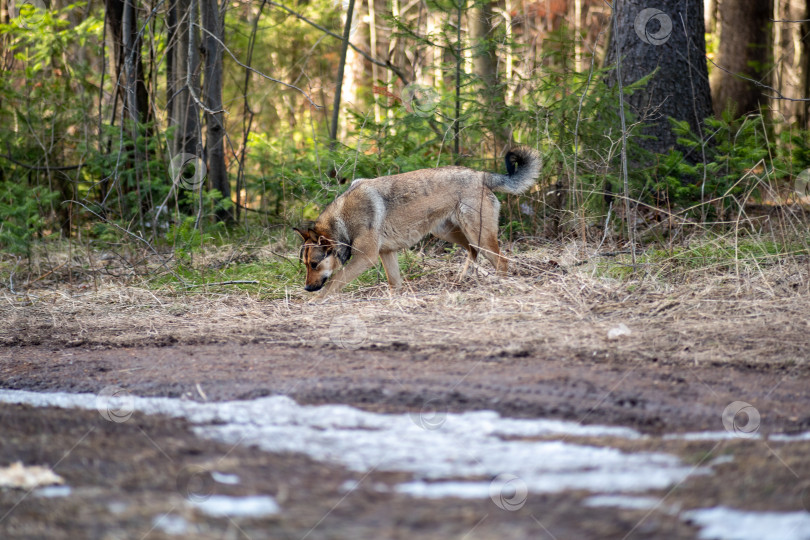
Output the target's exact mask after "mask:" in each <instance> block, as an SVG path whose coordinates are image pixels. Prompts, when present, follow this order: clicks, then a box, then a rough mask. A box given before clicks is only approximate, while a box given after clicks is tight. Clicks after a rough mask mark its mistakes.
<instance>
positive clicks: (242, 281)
mask: <svg viewBox="0 0 810 540" xmlns="http://www.w3.org/2000/svg"><path fill="white" fill-rule="evenodd" d="M258 284H259V282H258V281H256V280H255V279H237V280H235V281H218V282H216V283H188V284H187V285H185V287H186V289H192V288H194V287H207V286H209V285H212V286H213V285H258Z"/></svg>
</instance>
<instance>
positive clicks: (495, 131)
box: [467, 0, 509, 150]
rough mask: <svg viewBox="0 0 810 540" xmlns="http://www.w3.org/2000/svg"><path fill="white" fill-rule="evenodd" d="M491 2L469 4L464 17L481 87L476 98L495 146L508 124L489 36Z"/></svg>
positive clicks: (499, 144)
mask: <svg viewBox="0 0 810 540" xmlns="http://www.w3.org/2000/svg"><path fill="white" fill-rule="evenodd" d="M492 17H493V12H492V2H491V0H476V2H475V4H474V5H473V6H472V7H471V8H470V10H469V12H468V14H467V19H468V21H469V22H468V24H469V36H470V44H471V45H472V46H473V47H474V50H473V73H474V74H475V75H476V78H477V83H478V85H479V88H480V90H481V92H480V94H479V101H480V102H481V105H482V106H483V107H484V127H486V129H488V130H489V131H490V132H491V133H492V136H493V138H494V139H495V146H496V150H497V148H498V147H503V145H504V144H505V143H506V141H507V136H508V135H507V134H508V131H509V130H508V128H507V126H505V125H504V123H503V119H502V114H501V113H502V112H503V104H504V101H503V100H504V97H503V89H502V88H501V87H500V85H499V84H498V68H497V66H498V59H497V57H496V55H495V42H494V41H493V36H492Z"/></svg>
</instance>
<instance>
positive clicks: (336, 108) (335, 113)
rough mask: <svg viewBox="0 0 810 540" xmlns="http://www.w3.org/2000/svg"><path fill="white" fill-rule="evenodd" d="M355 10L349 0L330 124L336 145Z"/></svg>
mask: <svg viewBox="0 0 810 540" xmlns="http://www.w3.org/2000/svg"><path fill="white" fill-rule="evenodd" d="M353 12H354V0H349V8H348V10H347V11H346V25H345V26H344V27H343V44H342V45H341V49H340V63H339V64H338V73H337V80H336V82H335V101H334V103H333V104H332V124H331V126H329V128H330V131H329V140H330V141H331V142H330V146H331V147H332V148H334V147H335V143H337V132H338V119H339V118H340V93H341V91H342V90H343V72H344V70H345V69H346V53H347V52H348V50H349V34H350V33H351V30H352V13H353Z"/></svg>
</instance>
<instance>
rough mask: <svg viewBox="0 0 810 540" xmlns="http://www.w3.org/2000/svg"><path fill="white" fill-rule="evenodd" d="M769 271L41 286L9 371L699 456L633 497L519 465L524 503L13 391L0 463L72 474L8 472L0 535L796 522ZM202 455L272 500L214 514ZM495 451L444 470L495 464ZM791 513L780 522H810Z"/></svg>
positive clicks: (785, 332)
mask: <svg viewBox="0 0 810 540" xmlns="http://www.w3.org/2000/svg"><path fill="white" fill-rule="evenodd" d="M763 279H765V280H766V281H767V283H765V282H763V283H757V282H756V281H753V282H750V283H752V284H751V285H750V286H749V287H748V288H747V289H745V288H740V287H739V285H738V284H736V285H735V284H731V285H727V284H724V283H719V282H718V283H715V284H714V286H713V287H711V288H708V287H706V288H704V289H698V288H696V286H695V284H694V283H682V284H669V285H661V284H648V283H644V282H643V281H642V282H640V283H626V282H625V283H620V282H608V281H605V280H597V279H595V278H592V277H590V276H588V275H587V274H577V275H570V274H549V275H544V276H541V278H540V279H538V280H536V281H535V282H532V283H530V285H528V286H527V285H526V280H519V279H514V280H506V281H496V280H491V281H488V280H486V279H484V280H483V281H482V282H478V283H469V284H465V285H462V286H457V285H451V286H447V287H445V288H444V289H440V290H431V291H429V292H428V293H424V292H420V291H419V290H418V289H417V288H416V287H415V288H414V290H412V291H410V292H409V291H406V292H404V293H403V294H400V295H395V296H390V295H389V294H388V293H387V291H385V290H384V288H382V287H379V288H371V289H365V290H363V291H361V292H359V293H355V294H353V295H345V296H344V297H342V298H340V299H337V300H334V301H332V302H330V303H327V304H321V305H313V304H307V303H303V302H301V301H299V300H296V299H291V300H276V301H266V300H262V299H261V298H255V297H251V296H250V295H244V294H225V293H223V294H219V293H217V292H216V291H211V292H208V293H206V294H201V295H197V296H170V295H163V296H161V295H156V294H154V293H152V292H148V291H144V290H140V289H135V288H131V289H118V290H115V291H114V290H112V289H110V290H102V291H98V292H94V293H92V294H87V295H86V296H73V297H72V298H71V299H70V301H67V300H65V299H64V298H63V297H56V296H54V297H47V296H46V295H45V294H42V295H41V297H40V298H39V299H38V301H37V302H33V303H29V304H28V305H21V306H17V307H15V308H14V309H13V310H6V311H5V312H4V315H6V316H8V319H9V320H11V321H12V324H11V325H10V326H9V327H8V330H6V331H3V332H2V334H0V339H2V342H3V343H4V344H5V345H4V346H3V347H2V348H0V386H2V388H6V389H17V390H35V391H37V392H70V393H89V394H97V393H99V392H101V391H102V390H103V389H105V388H112V387H114V388H120V389H123V391H124V392H125V393H127V394H129V395H132V396H145V397H167V398H177V402H178V403H179V402H181V401H194V402H199V403H228V402H231V401H234V400H243V401H249V402H250V401H251V400H257V399H258V398H262V397H265V396H276V395H283V396H289V397H291V398H293V399H294V400H295V401H296V402H297V403H299V404H302V405H310V406H318V407H323V406H326V405H327V404H343V405H349V406H352V407H356V408H359V409H361V410H363V411H367V412H370V413H386V414H390V415H392V416H391V417H390V418H392V419H396V418H400V417H401V415H410V417H411V418H412V419H413V420H414V421H415V423H416V424H420V423H421V424H422V426H421V427H423V428H425V427H426V428H428V429H429V430H432V429H433V426H434V425H438V426H439V427H438V431H437V435H439V434H440V432H441V429H442V423H443V422H444V420H445V419H458V418H466V417H464V416H463V415H462V416H458V415H457V413H465V412H469V411H482V410H489V411H496V412H497V413H499V415H500V417H501V418H520V419H526V421H527V422H533V421H535V419H538V421H539V419H543V420H547V419H556V420H566V421H571V425H574V426H576V425H609V426H619V427H625V428H631V430H634V432H635V433H636V435H634V436H628V437H624V436H615V435H610V434H597V435H582V434H578V435H577V434H573V432H565V433H563V432H560V433H557V434H556V435H553V434H544V435H542V436H539V435H536V434H535V435H526V434H520V433H519V434H515V433H513V434H510V435H508V436H501V439H502V440H503V444H505V445H507V446H506V447H504V448H505V449H504V452H507V454H505V457H504V460H505V461H504V463H507V462H508V453H509V452H512V450H509V449H508V448H512V447H508V443H510V442H515V443H525V444H529V443H532V444H534V443H537V442H538V441H539V442H543V443H548V444H551V443H554V444H566V443H571V444H575V445H577V448H581V447H583V446H584V447H588V448H591V447H593V448H603V449H613V450H615V451H618V452H619V453H622V455H625V454H626V455H630V456H635V455H644V454H645V453H649V452H662V453H664V454H666V455H667V456H674V457H675V458H677V460H679V462H680V463H682V464H683V465H684V466H686V467H689V468H692V469H694V471H693V473H691V474H688V475H686V476H685V477H684V478H683V479H681V480H679V481H677V482H672V483H670V484H668V485H667V486H666V487H662V488H657V489H649V490H645V491H644V492H642V493H640V494H638V493H635V494H632V495H633V496H639V495H640V496H643V497H647V498H648V499H649V500H647V501H646V502H645V501H644V500H643V499H639V500H634V499H632V498H631V499H629V500H622V499H619V500H617V501H613V502H611V501H610V500H604V499H593V497H594V496H595V494H596V495H599V494H603V496H607V495H609V494H610V493H612V491H611V490H606V489H605V488H604V486H603V487H602V488H596V487H589V486H587V485H585V486H583V487H580V488H571V487H569V488H565V489H559V490H557V491H554V492H551V491H546V490H544V488H542V486H540V484H539V483H535V484H532V482H531V481H530V480H529V479H528V478H527V479H526V482H527V485H528V486H529V488H528V492H527V493H526V496H525V498H524V500H523V501H522V504H521V505H520V507H519V508H517V509H510V508H507V509H504V508H502V507H501V506H499V505H498V504H497V502H495V501H496V499H494V498H492V497H483V498H480V497H464V496H462V495H459V494H458V493H455V492H453V493H450V494H449V495H447V496H439V497H434V498H429V496H428V495H424V496H413V494H407V493H406V492H404V491H403V490H402V489H401V488H400V487H399V486H402V485H408V482H409V481H411V480H413V479H414V478H416V476H414V475H417V476H418V474H419V473H409V472H407V471H406V470H403V469H402V468H400V469H395V468H392V469H391V470H387V469H386V468H385V467H377V468H373V467H368V470H362V471H361V470H359V469H352V466H351V465H346V464H345V463H343V462H341V461H340V459H337V458H336V459H318V458H314V457H313V454H312V452H313V451H314V450H312V449H311V448H302V449H301V451H300V452H290V451H285V452H277V451H266V450H262V449H261V448H266V445H264V443H262V439H260V438H257V439H256V441H258V442H256V443H255V444H251V445H245V444H228V443H227V442H224V441H226V440H227V439H226V438H219V439H217V438H214V439H211V438H206V437H205V436H201V432H200V431H199V429H202V428H200V425H204V426H208V427H210V426H209V425H208V424H197V423H195V421H194V420H193V419H189V418H186V417H177V418H167V417H163V416H156V415H154V414H145V413H143V412H139V411H138V410H136V411H135V413H134V414H133V416H132V417H131V418H130V419H128V420H127V421H126V422H123V423H116V422H109V421H107V420H105V419H104V418H103V417H102V416H100V415H99V414H98V412H97V411H93V410H76V409H72V408H68V409H60V408H57V407H32V406H30V405H24V404H10V403H6V404H0V425H2V430H3V436H2V443H1V444H2V446H0V466H4V465H8V464H10V463H12V462H14V461H16V460H21V461H23V462H24V463H26V464H43V463H44V464H48V465H50V466H51V467H52V468H53V470H54V471H55V472H56V473H58V474H60V475H62V476H63V477H64V479H65V482H66V484H67V485H69V486H71V488H72V493H71V494H70V495H69V496H63V497H55V498H45V497H37V496H35V493H34V494H31V495H27V496H26V494H25V492H24V491H21V490H15V489H10V490H9V489H6V490H2V491H0V516H2V519H0V537H3V538H6V537H10V538H78V537H87V538H164V537H167V538H168V537H172V538H223V537H225V538H243V537H248V538H400V537H402V538H406V537H407V538H413V537H419V538H461V537H466V538H529V537H532V538H534V537H537V538H558V539H563V538H576V539H587V538H695V537H696V536H697V535H698V534H704V535H706V534H709V533H707V532H706V531H711V530H712V529H711V528H710V527H711V519H714V518H713V517H712V516H713V515H714V514H708V513H703V514H700V513H698V514H690V513H689V512H691V511H696V510H707V509H717V508H721V509H726V510H728V511H729V512H730V511H739V512H743V513H746V512H747V514H740V515H737V514H733V513H730V514H727V515H723V516H720V517H717V516H715V517H717V519H719V520H720V521H722V522H724V523H729V522H731V523H732V524H733V523H734V521H735V519H736V520H738V521H739V522H740V523H744V522H745V520H746V519H750V518H751V516H754V517H756V516H757V515H758V514H752V513H754V512H763V511H774V512H779V513H780V514H779V515H789V514H788V513H790V512H793V513H797V514H796V515H797V516H799V517H798V518H797V519H800V518H801V517H802V516H803V515H804V513H807V512H809V511H810V495H808V494H809V493H810V459H809V458H808V457H807V456H808V455H810V438H804V439H802V437H801V435H800V434H803V433H806V432H808V431H810V392H808V391H807V388H808V382H810V370H809V369H808V365H807V362H806V360H807V357H808V356H809V355H810V353H808V351H810V324H808V321H810V307H808V303H807V296H806V295H805V294H804V293H802V292H801V291H799V292H797V291H796V290H795V289H792V288H791V287H790V284H789V283H783V284H781V285H780V284H779V283H777V282H776V281H775V280H768V277H767V276H763ZM766 285H767V286H766ZM0 401H1V400H0ZM735 403H743V404H745V405H747V406H748V407H749V408H748V409H739V406H737V409H734V407H735V405H734V404H735ZM729 407H731V409H729ZM306 410H315V411H320V410H321V409H306ZM330 410H331V409H323V411H324V412H323V414H324V415H327V414H328V411H330ZM729 410H731V412H730V413H729ZM739 410H742V411H743V412H742V413H740V414H741V415H740V416H735V412H739ZM724 411H725V415H726V416H725V417H724ZM370 418H375V419H376V418H389V417H387V416H386V417H378V416H372V417H370ZM724 419H725V420H726V422H725V423H724ZM729 420H731V423H730V424H729V422H728V421H729ZM369 421H370V420H369ZM374 421H377V420H374ZM392 421H394V420H392ZM397 421H399V420H397ZM431 422H433V424H431ZM487 422H495V420H492V421H490V420H487ZM225 423H226V424H227V422H225ZM450 423H451V422H450V421H449V420H448V425H449V424H450ZM293 424H295V422H293ZM485 424H486V422H485ZM211 425H213V426H216V425H217V423H216V422H214V423H213V424H211ZM476 425H477V424H476ZM482 425H484V424H482ZM566 425H567V424H566ZM338 427H340V426H338ZM240 429H241V428H240ZM318 429H323V430H326V431H329V430H330V429H337V428H335V427H334V426H331V425H330V426H328V427H327V428H318ZM352 429H360V430H361V431H358V432H356V433H362V432H363V430H364V429H371V428H362V427H357V426H355V427H353V428H352ZM482 429H483V428H482ZM532 429H534V428H532ZM565 429H568V428H565ZM315 431H317V430H315ZM695 432H701V435H694V433H695ZM403 433H404V432H403ZM521 433H523V432H521ZM690 433H691V434H693V435H689V434H690ZM402 437H403V439H402V440H403V441H405V440H406V438H407V436H406V435H405V434H403V435H402ZM794 439H795V440H794ZM490 443H491V441H489V442H488V443H487V444H490ZM268 444H269V443H268ZM470 444H472V443H470ZM567 451H570V450H564V453H565V452H567ZM308 452H309V453H308ZM426 459H427V458H426ZM194 467H197V468H199V470H201V471H203V473H201V474H202V476H201V478H203V480H202V484H203V485H204V486H205V489H204V490H203V491H205V497H209V496H211V494H212V493H220V494H226V495H234V496H245V495H258V494H266V495H270V496H272V497H273V498H274V500H276V501H277V502H278V504H279V505H280V507H281V511H280V512H279V513H276V514H274V515H272V516H264V517H253V518H246V517H241V518H239V517H233V516H231V517H212V516H210V515H206V514H205V513H203V512H201V511H200V510H199V509H198V508H196V509H195V507H194V505H193V503H194V500H193V499H194V496H189V488H188V486H187V485H186V484H188V482H189V480H188V478H189V473H188V471H189V470H198V469H194ZM576 467H579V468H578V469H577V471H580V472H581V469H582V470H584V469H587V466H585V465H583V466H581V467H580V466H579V465H577V466H576ZM189 468H191V469H189ZM505 468H507V467H506V466H505ZM492 472H498V471H489V472H487V471H486V470H482V472H480V473H478V475H477V476H476V474H473V473H470V472H463V473H458V475H457V476H458V478H455V476H456V475H455V474H454V475H452V476H454V478H455V480H453V481H459V480H463V481H464V482H474V481H483V480H486V481H487V482H489V481H491V480H492V476H494V474H491V473H492ZM503 472H504V473H508V472H509V471H508V470H504V471H503ZM212 473H216V474H219V475H232V477H234V478H239V479H240V480H239V482H238V483H235V484H228V483H221V482H219V481H216V480H212V479H211V478H212V477H211V474H212ZM524 474H528V473H524ZM191 476H192V477H193V476H194V475H193V474H192V475H191ZM435 480H436V479H435V478H433V479H428V481H429V483H430V482H433V481H435ZM450 480H452V478H451V479H450ZM197 481H198V482H199V481H200V480H199V479H197ZM178 484H179V487H178ZM347 486H349V487H347ZM538 486H539V487H538ZM423 487H424V486H423ZM433 487H437V486H433ZM439 487H441V486H439ZM513 487H514V486H513ZM448 489H449V487H448ZM451 491H452V490H451ZM518 491H519V490H518ZM454 493H455V494H454ZM616 493H617V494H618V495H620V496H624V495H628V494H627V493H625V490H623V489H618V490H617V491H616ZM606 494H607V495H606ZM192 495H193V494H192ZM514 496H515V494H514V493H511V494H508V496H507V500H510V499H509V498H510V497H512V498H514ZM637 498H638V497H637ZM507 506H508V505H507ZM807 515H808V516H810V514H807ZM161 516H163V517H161ZM735 516H737V517H735ZM780 519H781V518H780ZM797 523H798V525H796V526H794V527H793V529H792V532H788V533H785V534H786V536H785V538H789V539H792V538H808V537H810V536H808V535H810V532H807V533H806V532H805V531H804V529H803V525H802V524H803V522H802V521H801V519H800V521H799V522H797ZM172 526H174V528H172ZM742 528H743V529H745V527H742ZM772 530H775V531H780V530H781V529H779V528H778V527H776V528H773V529H772ZM700 531H703V533H700ZM807 531H810V528H808V529H807ZM755 532H756V531H754V533H755ZM718 534H719V533H718ZM724 534H725V533H724ZM728 534H731V533H728ZM752 534H753V533H752ZM714 537H717V538H732V537H734V536H728V535H727V536H722V535H720V536H714ZM735 538H736V537H735ZM746 538H747V537H746Z"/></svg>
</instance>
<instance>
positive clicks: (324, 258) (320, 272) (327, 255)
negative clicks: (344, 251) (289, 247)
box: [293, 228, 342, 292]
mask: <svg viewBox="0 0 810 540" xmlns="http://www.w3.org/2000/svg"><path fill="white" fill-rule="evenodd" d="M293 230H294V231H295V232H297V233H298V234H299V235H300V236H301V238H302V239H303V240H304V245H302V246H301V252H300V253H299V256H298V257H299V259H301V262H303V263H304V265H305V266H306V267H307V279H306V283H305V285H304V290H307V291H310V292H313V291H317V290H319V289H320V288H321V287H323V286H324V284H325V283H326V280H327V279H329V276H331V275H332V273H333V272H335V271H336V270H337V269H338V268H340V266H341V264H342V263H341V260H340V259H339V258H338V251H339V250H338V247H339V246H338V243H337V242H335V241H334V240H332V239H331V238H328V237H327V236H324V235H323V234H319V233H318V232H316V231H315V230H314V229H311V228H306V229H295V228H294V229H293Z"/></svg>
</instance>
